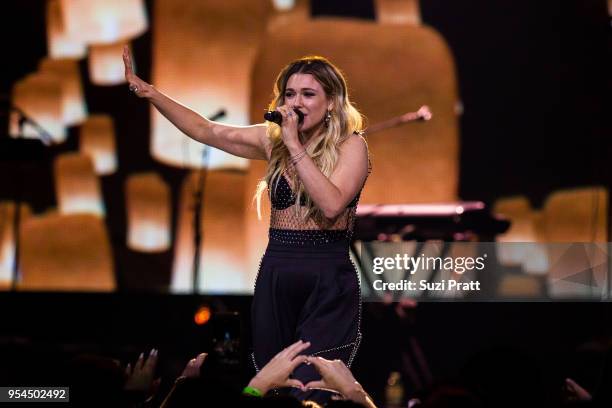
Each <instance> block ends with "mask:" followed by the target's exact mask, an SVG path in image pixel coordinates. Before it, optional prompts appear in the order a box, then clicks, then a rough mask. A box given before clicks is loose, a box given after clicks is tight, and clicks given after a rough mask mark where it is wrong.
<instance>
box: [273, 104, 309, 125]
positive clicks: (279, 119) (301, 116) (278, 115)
mask: <svg viewBox="0 0 612 408" xmlns="http://www.w3.org/2000/svg"><path fill="white" fill-rule="evenodd" d="M293 111H294V112H295V114H296V115H297V116H298V124H300V125H301V124H302V122H304V114H303V113H302V112H301V111H300V110H299V109H297V108H293ZM264 119H265V120H267V121H270V122H274V123H276V124H277V125H279V126H281V125H282V123H283V115H281V113H280V112H278V111H268V112H266V113H264Z"/></svg>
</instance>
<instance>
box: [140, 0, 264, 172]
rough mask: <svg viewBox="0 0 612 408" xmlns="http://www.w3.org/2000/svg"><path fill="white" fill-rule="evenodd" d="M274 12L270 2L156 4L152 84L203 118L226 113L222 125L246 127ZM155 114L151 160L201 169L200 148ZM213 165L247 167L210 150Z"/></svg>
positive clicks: (173, 0)
mask: <svg viewBox="0 0 612 408" xmlns="http://www.w3.org/2000/svg"><path fill="white" fill-rule="evenodd" d="M270 7H271V6H270V1H268V0H235V1H225V0H213V1H206V2H203V1H192V0H158V1H156V2H155V12H154V16H155V24H154V33H153V71H152V83H153V84H154V85H155V86H156V87H157V88H159V89H160V90H161V91H163V92H166V93H167V94H168V95H170V96H172V97H173V98H175V99H176V100H178V101H181V102H182V103H184V104H185V105H187V106H189V107H191V108H192V109H194V110H196V111H197V112H199V113H200V114H202V115H204V116H210V115H212V114H214V113H215V112H217V111H218V110H219V109H220V108H224V109H226V111H227V116H226V118H225V119H224V121H227V122H228V123H232V124H237V125H241V124H243V125H244V124H248V119H249V116H248V102H249V79H250V71H251V68H252V63H253V58H254V56H255V52H256V50H257V47H258V45H259V40H260V38H261V35H262V34H263V31H264V29H265V23H266V18H267V14H268V11H269V9H270ZM264 108H265V105H261V106H260V107H259V109H260V114H259V117H260V118H259V120H258V121H259V122H261V116H262V115H263V109H264ZM151 112H152V135H151V153H152V155H153V157H155V158H156V159H157V160H159V161H161V162H163V163H166V164H169V165H174V166H179V167H195V168H198V167H201V166H202V159H201V156H202V145H201V144H199V143H197V142H195V141H192V140H191V139H189V138H187V137H186V136H184V135H183V134H182V133H181V132H180V131H179V130H178V129H176V128H175V127H174V126H173V125H172V124H171V123H170V122H168V121H167V120H166V119H164V118H163V117H162V116H161V114H159V113H158V112H157V111H156V110H155V109H154V108H151ZM209 165H210V167H212V168H223V167H238V168H243V167H245V165H246V161H245V160H244V159H240V158H237V157H235V156H230V155H227V154H225V153H223V152H221V151H219V150H217V149H212V151H211V154H210V158H209Z"/></svg>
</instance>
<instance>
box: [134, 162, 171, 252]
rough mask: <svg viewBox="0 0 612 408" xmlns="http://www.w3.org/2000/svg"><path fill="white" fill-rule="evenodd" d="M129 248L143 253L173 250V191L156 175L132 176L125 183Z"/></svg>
mask: <svg viewBox="0 0 612 408" xmlns="http://www.w3.org/2000/svg"><path fill="white" fill-rule="evenodd" d="M125 193H126V194H125V196H126V207H127V228H128V233H127V240H128V242H127V246H128V247H129V248H130V249H133V250H135V251H141V252H160V251H165V250H167V249H168V248H169V246H170V189H169V188H168V186H167V185H166V183H165V182H164V180H162V178H161V177H159V175H157V174H155V173H142V174H133V175H131V176H129V177H128V179H127V181H126V183H125Z"/></svg>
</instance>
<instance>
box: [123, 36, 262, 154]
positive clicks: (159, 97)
mask: <svg viewBox="0 0 612 408" xmlns="http://www.w3.org/2000/svg"><path fill="white" fill-rule="evenodd" d="M123 63H124V65H125V79H126V80H127V81H128V83H129V85H130V90H131V91H132V92H134V94H136V95H137V96H138V97H140V98H146V99H148V100H149V101H150V102H151V103H152V104H153V106H155V108H156V109H157V110H158V111H159V112H160V113H161V114H162V115H164V116H165V117H166V118H167V119H168V120H169V121H170V122H172V123H173V124H174V126H176V127H177V128H178V129H180V130H181V132H183V133H184V134H186V135H187V136H189V137H190V138H192V139H194V140H197V141H198V142H201V143H205V144H207V145H209V146H213V147H216V148H218V149H221V150H223V151H225V152H227V153H230V154H233V155H236V156H239V157H244V158H247V159H256V160H266V159H267V158H268V152H269V150H270V146H271V145H270V142H269V141H268V138H267V135H266V126H265V125H264V124H258V125H253V126H230V125H224V124H221V123H218V122H213V121H210V120H208V119H206V118H204V117H203V116H201V115H199V114H198V113H196V112H194V111H193V110H191V109H189V108H188V107H186V106H184V105H182V104H180V103H178V102H176V101H175V100H173V99H171V98H169V97H168V96H166V95H164V94H163V93H161V92H160V91H158V90H157V89H155V87H153V85H151V84H148V83H146V82H145V81H143V80H142V79H140V78H139V77H138V76H136V74H134V70H133V68H132V57H131V55H130V51H129V49H128V47H127V46H126V47H125V48H124V50H123Z"/></svg>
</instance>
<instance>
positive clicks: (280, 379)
mask: <svg viewBox="0 0 612 408" xmlns="http://www.w3.org/2000/svg"><path fill="white" fill-rule="evenodd" d="M308 347H310V342H305V343H304V342H303V341H302V340H299V341H297V342H295V343H293V344H292V345H290V346H289V347H287V348H285V349H284V350H282V351H281V352H279V353H278V354H277V355H276V356H274V358H273V359H272V360H270V361H269V362H268V364H266V365H265V366H264V367H263V368H262V369H261V370H260V371H259V372H258V373H257V375H255V377H253V379H252V380H251V382H249V387H253V388H256V389H258V390H259V391H261V392H262V394H265V393H267V392H268V391H270V390H271V389H273V388H281V387H296V388H300V389H304V384H302V382H301V381H299V380H296V379H292V378H289V375H291V373H292V372H293V370H295V368H296V367H297V366H299V365H300V364H302V363H304V362H305V361H306V356H303V355H298V354H299V353H301V352H302V351H304V350H306V349H307V348H308Z"/></svg>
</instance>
